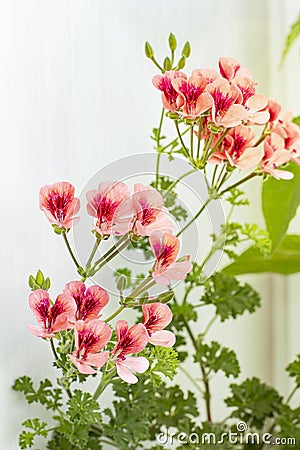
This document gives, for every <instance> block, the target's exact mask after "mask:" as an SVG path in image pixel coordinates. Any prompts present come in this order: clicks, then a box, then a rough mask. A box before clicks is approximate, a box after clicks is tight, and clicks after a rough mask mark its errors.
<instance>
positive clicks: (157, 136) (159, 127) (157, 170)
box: [155, 108, 165, 189]
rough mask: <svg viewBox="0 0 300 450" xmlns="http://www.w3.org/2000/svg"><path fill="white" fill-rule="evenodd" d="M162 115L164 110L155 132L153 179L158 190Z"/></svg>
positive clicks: (163, 113)
mask: <svg viewBox="0 0 300 450" xmlns="http://www.w3.org/2000/svg"><path fill="white" fill-rule="evenodd" d="M164 115H165V109H164V108H162V111H161V115H160V121H159V126H158V130H157V135H156V150H157V152H158V153H157V158H156V177H155V187H156V189H157V188H158V179H159V163H160V157H161V153H162V152H161V151H160V150H161V149H160V139H161V136H160V135H161V129H162V124H163V120H164Z"/></svg>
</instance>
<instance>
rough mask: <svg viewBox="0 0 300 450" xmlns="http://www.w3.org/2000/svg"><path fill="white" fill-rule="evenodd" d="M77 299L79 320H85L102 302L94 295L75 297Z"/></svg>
mask: <svg viewBox="0 0 300 450" xmlns="http://www.w3.org/2000/svg"><path fill="white" fill-rule="evenodd" d="M75 301H76V304H77V313H76V318H77V320H85V319H86V318H87V316H88V315H89V313H90V312H91V311H93V310H95V308H97V306H99V303H100V302H99V300H98V299H97V298H95V297H93V296H92V295H87V296H85V295H83V296H81V297H77V299H76V298H75ZM99 310H100V308H99Z"/></svg>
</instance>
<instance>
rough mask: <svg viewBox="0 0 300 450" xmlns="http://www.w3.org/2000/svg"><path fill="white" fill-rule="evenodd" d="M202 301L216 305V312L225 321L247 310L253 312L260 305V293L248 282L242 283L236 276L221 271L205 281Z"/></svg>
mask: <svg viewBox="0 0 300 450" xmlns="http://www.w3.org/2000/svg"><path fill="white" fill-rule="evenodd" d="M201 302H202V303H204V304H206V305H214V306H215V307H216V314H217V315H218V316H220V319H221V321H222V322H223V321H224V320H226V319H229V318H233V319H235V318H236V317H237V316H238V315H242V314H244V312H245V311H248V312H250V313H253V312H254V311H255V310H256V309H257V308H258V307H259V306H260V297H259V295H258V293H257V292H256V291H255V290H254V289H253V288H252V287H251V286H250V285H249V284H248V283H245V284H241V283H240V282H239V281H238V280H237V279H236V278H233V277H229V276H226V275H224V274H223V273H221V272H219V273H216V274H214V275H213V276H212V277H211V278H210V279H209V280H208V281H207V282H206V283H205V293H204V295H203V297H202V298H201Z"/></svg>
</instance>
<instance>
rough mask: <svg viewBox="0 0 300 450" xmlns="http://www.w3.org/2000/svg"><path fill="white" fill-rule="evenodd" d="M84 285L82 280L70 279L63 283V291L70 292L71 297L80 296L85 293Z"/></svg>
mask: <svg viewBox="0 0 300 450" xmlns="http://www.w3.org/2000/svg"><path fill="white" fill-rule="evenodd" d="M85 289H86V286H85V284H84V283H83V282H82V281H70V282H69V283H67V284H66V285H65V289H64V292H67V293H69V294H71V295H72V296H73V297H81V296H82V295H84V293H85Z"/></svg>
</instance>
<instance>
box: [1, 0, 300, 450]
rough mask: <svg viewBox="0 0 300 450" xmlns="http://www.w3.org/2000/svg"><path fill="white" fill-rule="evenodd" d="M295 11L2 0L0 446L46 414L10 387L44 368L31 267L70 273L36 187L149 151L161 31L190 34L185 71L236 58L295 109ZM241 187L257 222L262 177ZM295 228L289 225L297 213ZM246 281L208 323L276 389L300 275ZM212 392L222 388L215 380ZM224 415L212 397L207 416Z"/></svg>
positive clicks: (235, 2) (236, 3)
mask: <svg viewBox="0 0 300 450" xmlns="http://www.w3.org/2000/svg"><path fill="white" fill-rule="evenodd" d="M297 14H298V2H297V1H296V0H295V1H294V0H281V1H280V0H270V1H267V0H265V1H261V0H252V1H251V2H249V1H247V0H243V1H241V0H227V1H226V2H225V1H222V0H215V1H214V2H207V1H204V0H189V1H187V0H186V1H183V0H164V1H161V0H151V1H150V0H148V1H146V0H144V1H141V0H125V1H121V0H114V1H113V2H104V1H100V0H98V1H96V0H86V1H79V0H74V1H67V0H51V1H47V0H25V1H24V0H10V1H9V0H7V1H5V0H2V1H1V2H0V58H1V59H0V67H1V69H0V70H1V73H0V149H1V211H2V214H1V234H0V236H1V237H0V239H1V262H0V274H1V285H0V289H1V300H0V301H1V359H0V361H1V368H0V383H1V384H0V389H1V411H0V424H1V425H0V427H1V432H0V436H1V448H3V449H5V450H15V449H16V448H18V445H17V442H16V439H17V434H18V433H19V431H20V423H21V421H22V420H24V419H25V418H27V417H35V416H39V415H41V414H42V413H41V412H40V410H39V409H37V408H35V407H30V408H27V406H25V404H24V402H23V401H22V400H21V398H20V397H19V396H18V395H17V394H16V393H13V392H12V391H11V385H12V383H13V380H14V379H15V378H16V377H17V376H19V375H21V374H25V373H26V374H29V375H31V376H32V377H33V378H34V379H35V380H38V379H40V378H41V377H45V376H50V377H51V376H53V375H54V372H53V370H52V368H51V355H50V352H49V349H48V347H47V345H46V343H45V342H42V341H39V340H37V339H36V338H34V337H33V336H32V335H31V334H30V333H29V331H28V329H27V325H26V323H27V322H29V321H32V318H31V315H30V313H29V311H28V302H27V299H28V288H27V277H28V275H29V273H35V272H36V270H37V269H38V268H41V269H42V270H43V271H44V272H45V273H46V274H47V275H49V276H50V277H51V279H52V285H53V291H52V293H53V294H55V293H57V292H60V291H61V289H62V288H63V286H64V284H65V282H67V281H69V280H70V279H72V278H74V277H76V274H75V272H74V270H73V268H72V266H71V263H70V262H69V260H68V259H67V255H66V251H65V248H64V247H63V245H62V243H61V241H60V239H59V238H58V237H57V236H55V235H54V233H52V230H51V227H49V225H48V223H47V221H46V220H45V218H44V217H43V215H42V214H41V212H40V211H39V209H38V191H39V188H40V186H42V185H44V184H47V183H53V182H55V181H58V180H68V181H71V182H72V183H73V184H74V185H76V186H77V189H78V192H79V191H80V190H81V189H82V188H83V186H84V185H85V183H86V182H87V181H88V180H89V179H90V178H91V176H92V175H93V174H94V173H95V172H96V171H97V170H98V169H100V168H102V167H104V166H105V165H106V164H107V163H109V162H111V161H113V160H115V159H118V158H120V157H123V156H126V155H128V154H135V153H140V152H148V151H151V149H152V144H151V141H150V139H149V135H150V132H151V129H152V127H153V126H156V125H157V121H158V117H159V111H160V100H159V95H158V93H157V91H156V90H155V89H154V88H153V86H152V83H151V77H152V75H153V74H154V73H156V70H155V68H154V67H153V66H152V65H151V64H150V62H149V61H148V60H146V59H145V57H144V55H143V46H144V42H145V40H149V41H150V42H151V43H152V44H153V46H154V48H155V49H157V54H158V57H162V56H164V54H165V51H166V47H167V36H168V34H169V32H170V31H172V32H173V33H175V34H176V36H177V38H178V41H179V42H180V43H183V42H184V41H185V40H187V39H188V40H190V41H191V43H192V49H193V51H192V56H191V58H190V61H189V64H188V70H192V69H193V68H195V67H208V66H212V67H217V60H218V58H219V56H232V57H234V58H236V59H238V60H240V61H241V63H242V64H243V65H244V66H246V67H249V68H251V70H252V71H253V73H254V78H255V79H256V80H257V81H259V91H260V92H263V93H265V94H269V95H272V96H273V97H276V98H277V99H278V100H279V101H280V102H281V103H282V104H283V105H284V106H285V107H286V108H288V109H292V110H293V111H294V112H295V114H299V113H300V106H299V99H300V91H299V89H300V88H299V76H300V73H299V72H300V71H299V67H300V61H299V52H298V48H296V47H295V48H294V49H293V51H292V52H291V54H290V56H289V57H288V60H287V63H286V65H285V67H284V69H283V70H282V71H280V72H278V70H277V67H278V62H279V59H280V53H281V50H282V46H283V39H284V35H285V34H286V33H287V31H288V29H289V26H290V25H291V23H292V22H293V21H294V20H295V19H296V17H297ZM249 192H250V194H251V196H252V198H253V199H254V202H255V203H254V206H252V208H250V209H249V211H248V217H247V220H249V221H253V222H256V221H257V222H259V223H260V224H262V223H263V222H262V217H261V215H259V216H258V215H257V214H258V213H257V211H258V207H257V206H258V205H259V202H260V199H259V187H258V186H257V185H256V184H255V183H252V184H251V185H250V191H249ZM279 213H280V211H279ZM293 231H295V232H298V233H299V220H298V222H297V221H294V222H293ZM251 281H252V282H253V283H254V284H255V286H256V288H257V289H258V290H260V292H262V294H263V296H264V305H263V308H262V310H261V311H260V312H259V313H257V314H255V315H253V316H251V317H250V316H249V317H245V318H241V319H240V320H239V321H237V322H236V323H231V322H230V323H228V324H225V325H222V326H219V327H218V326H216V327H215V328H214V329H213V331H212V333H211V337H212V338H213V339H218V338H220V339H222V342H223V343H224V344H225V345H230V346H232V347H233V348H234V349H235V350H236V351H237V352H238V355H239V357H240V358H241V364H242V376H241V378H244V377H246V376H253V375H257V376H260V377H262V378H263V379H264V380H265V381H266V382H269V383H274V384H275V385H276V386H277V387H278V388H279V389H280V390H281V392H282V394H284V395H286V394H287V393H288V391H289V390H290V388H291V386H290V385H289V384H288V382H287V378H286V376H285V374H284V367H285V365H286V364H287V362H288V361H290V360H291V359H292V358H293V357H294V355H295V354H296V353H297V352H299V325H298V323H299V321H298V318H299V313H300V311H299V302H298V301H297V300H298V299H297V290H299V277H298V276H294V277H290V278H288V279H283V278H282V277H274V276H269V275H263V276H256V277H251ZM205 322H206V317H201V319H200V323H201V324H205ZM189 370H190V372H191V373H193V371H194V368H193V367H192V366H191V367H190V368H189ZM180 381H181V382H182V383H184V384H185V385H186V386H187V387H189V384H188V382H187V381H186V380H185V379H184V378H182V377H181V378H180ZM213 390H214V392H215V393H216V396H217V397H218V395H222V396H224V387H223V380H222V379H221V378H220V379H217V382H216V383H215V384H214V387H213ZM107 400H109V399H108V398H107ZM224 412H225V411H224V406H223V405H222V402H221V401H220V400H216V401H214V417H222V416H223V415H224ZM202 417H203V416H202Z"/></svg>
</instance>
